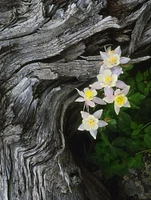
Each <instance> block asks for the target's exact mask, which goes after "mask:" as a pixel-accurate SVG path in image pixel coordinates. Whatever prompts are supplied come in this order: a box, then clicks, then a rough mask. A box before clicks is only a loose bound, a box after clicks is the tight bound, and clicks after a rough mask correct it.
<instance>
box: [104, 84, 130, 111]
mask: <svg viewBox="0 0 151 200" xmlns="http://www.w3.org/2000/svg"><path fill="white" fill-rule="evenodd" d="M129 89H130V86H126V87H124V89H123V90H120V89H116V90H115V91H114V94H113V88H105V89H104V92H105V97H104V100H105V101H106V102H107V103H113V102H114V110H115V112H116V114H117V115H118V114H119V111H120V108H121V107H130V104H129V101H128V99H127V97H126V95H127V94H128V92H129Z"/></svg>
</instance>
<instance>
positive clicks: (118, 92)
mask: <svg viewBox="0 0 151 200" xmlns="http://www.w3.org/2000/svg"><path fill="white" fill-rule="evenodd" d="M119 94H123V92H122V90H120V89H116V90H115V92H114V96H117V95H119Z"/></svg>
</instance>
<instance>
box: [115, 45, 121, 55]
mask: <svg viewBox="0 0 151 200" xmlns="http://www.w3.org/2000/svg"><path fill="white" fill-rule="evenodd" d="M114 53H115V54H118V55H119V56H121V47H120V46H118V47H117V48H116V49H115V50H114Z"/></svg>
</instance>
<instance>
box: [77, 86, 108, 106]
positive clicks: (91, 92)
mask: <svg viewBox="0 0 151 200" xmlns="http://www.w3.org/2000/svg"><path fill="white" fill-rule="evenodd" d="M76 90H77V92H78V93H79V95H80V96H81V97H79V98H78V99H76V100H75V101H76V102H84V103H85V106H87V107H88V106H90V107H94V106H95V103H97V104H101V105H105V104H106V103H105V102H104V101H103V100H102V99H100V98H98V97H96V95H97V91H96V90H95V89H90V88H85V89H84V91H80V90H78V89H76Z"/></svg>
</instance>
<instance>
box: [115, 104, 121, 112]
mask: <svg viewBox="0 0 151 200" xmlns="http://www.w3.org/2000/svg"><path fill="white" fill-rule="evenodd" d="M114 110H115V112H116V114H117V115H118V114H119V112H120V107H118V106H116V104H115V103H114Z"/></svg>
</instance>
